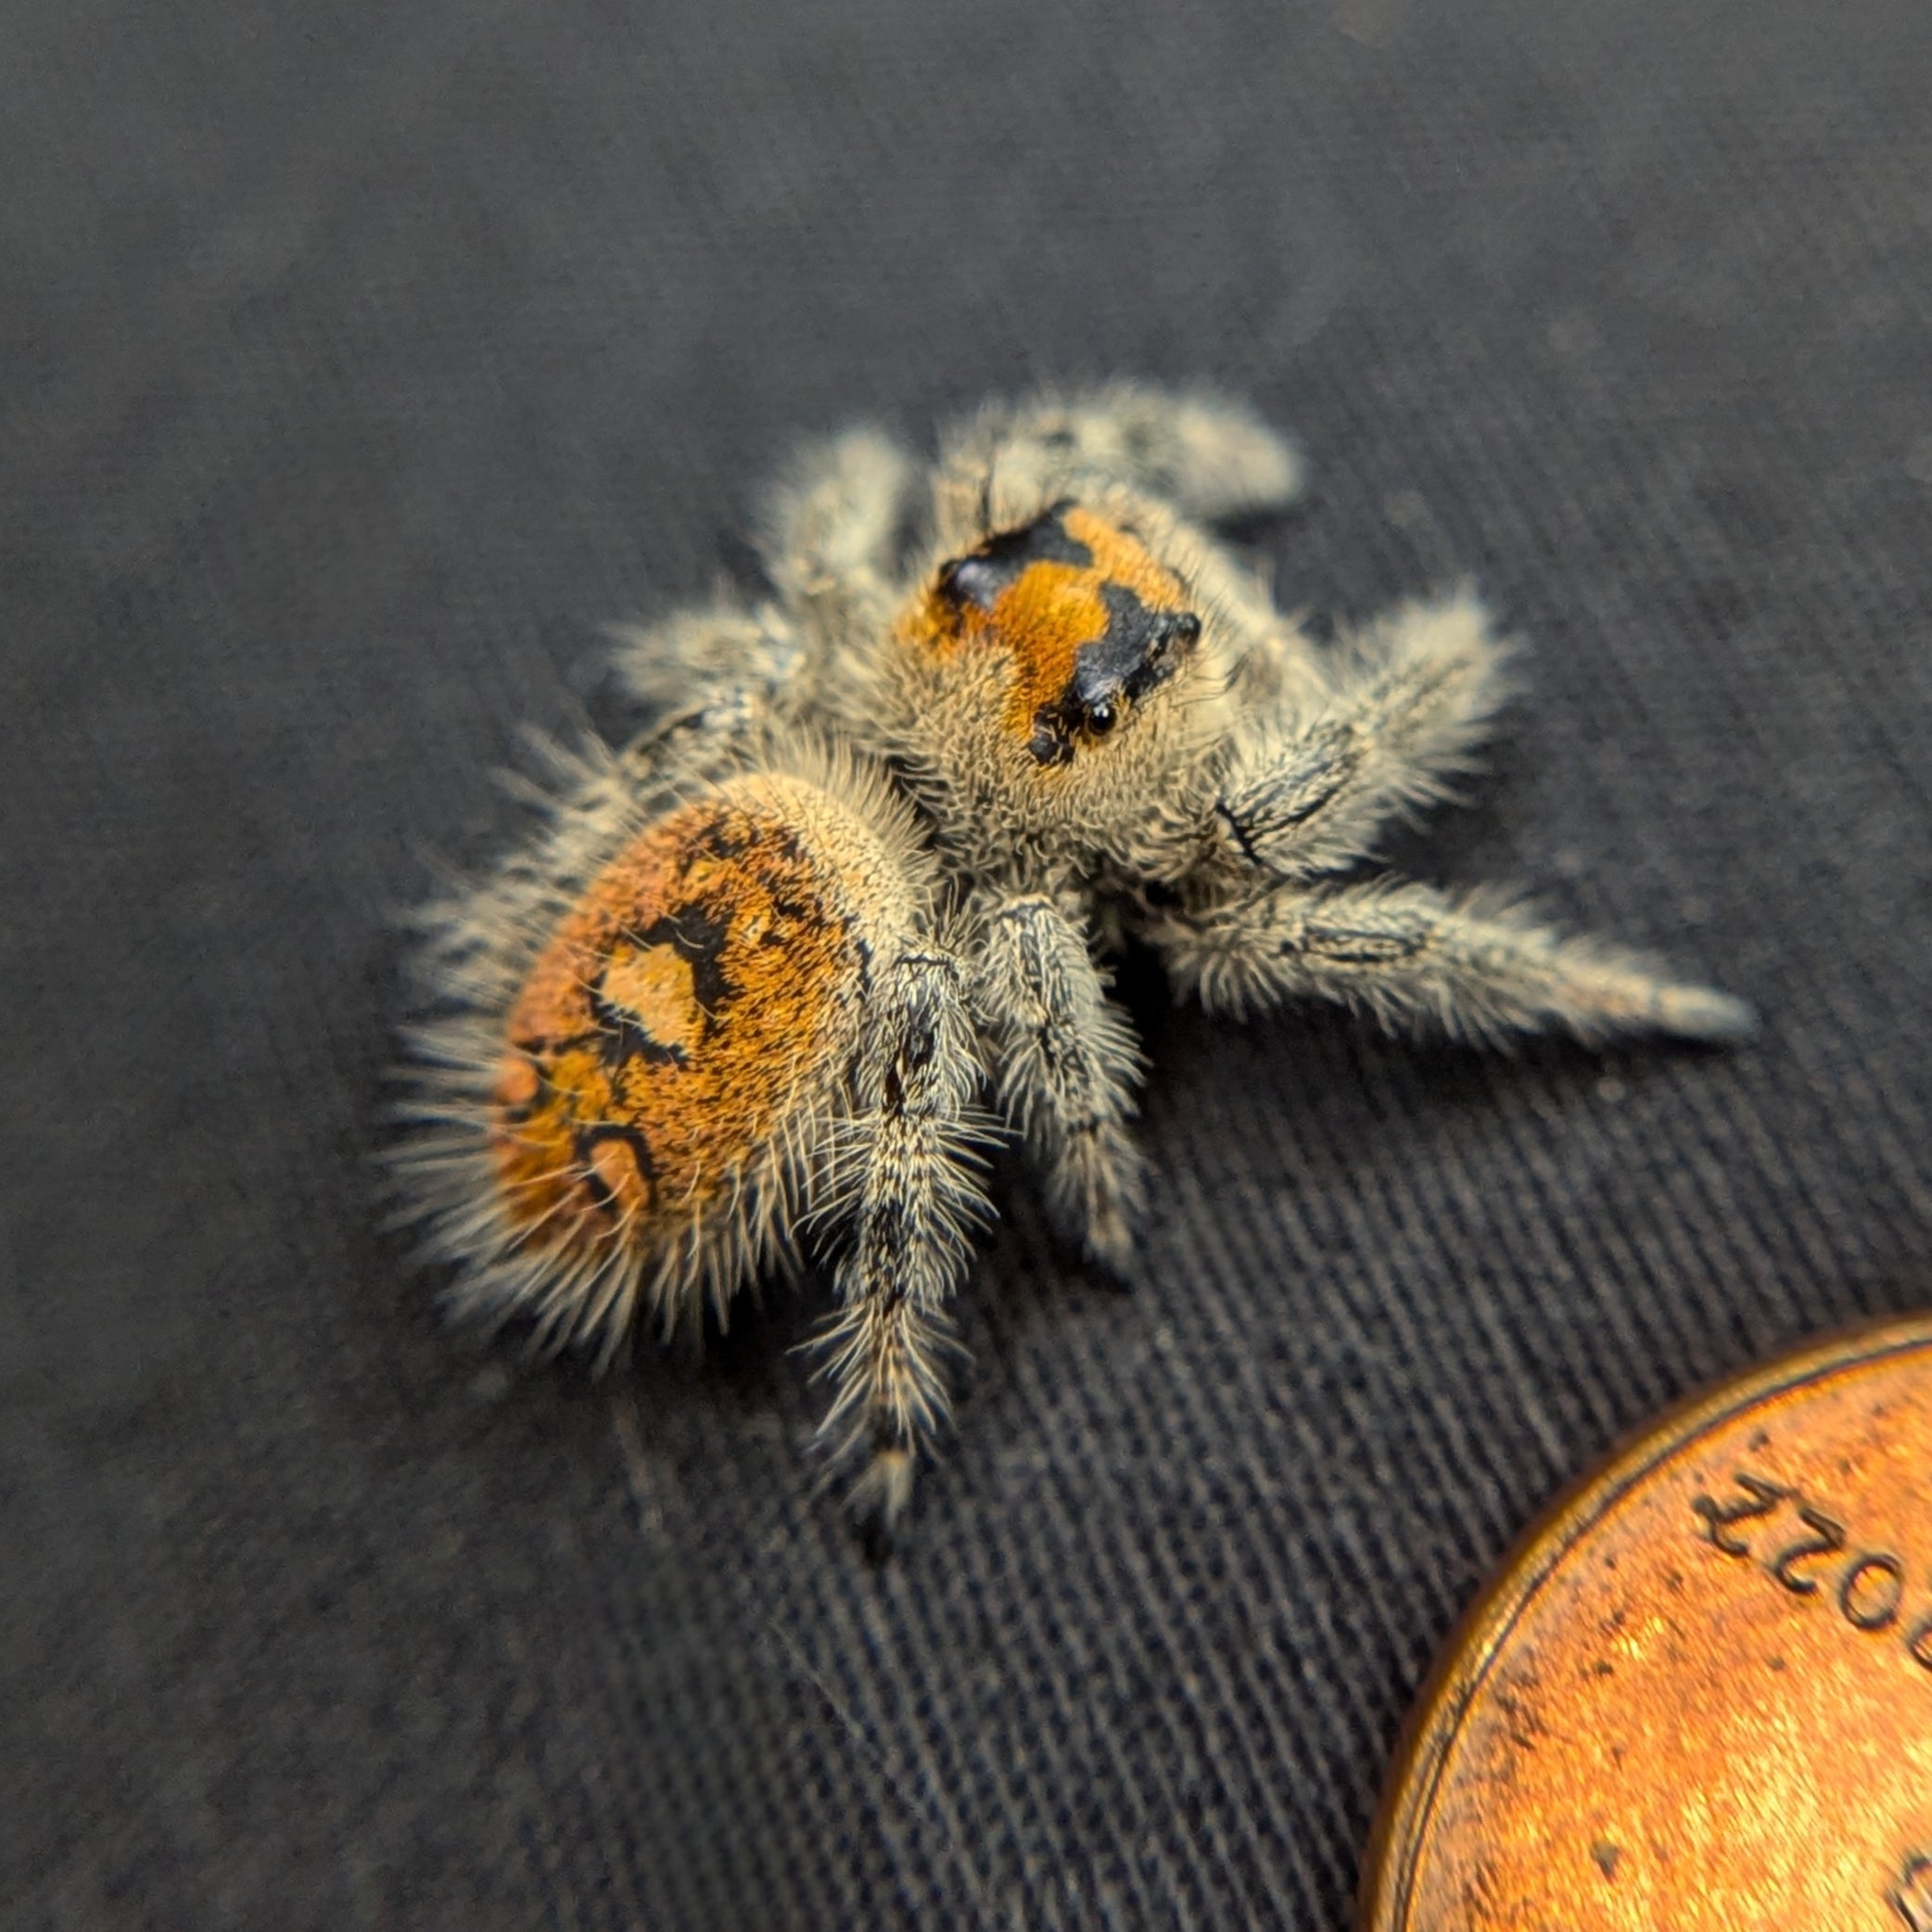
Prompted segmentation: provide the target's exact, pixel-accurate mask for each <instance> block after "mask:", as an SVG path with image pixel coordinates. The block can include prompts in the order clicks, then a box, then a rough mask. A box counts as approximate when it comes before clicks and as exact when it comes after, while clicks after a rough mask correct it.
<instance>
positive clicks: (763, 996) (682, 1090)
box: [492, 782, 865, 1252]
mask: <svg viewBox="0 0 1932 1932" xmlns="http://www.w3.org/2000/svg"><path fill="white" fill-rule="evenodd" d="M864 969H865V950H864V944H863V941H862V939H861V937H860V934H859V932H858V919H857V915H856V913H855V910H854V908H853V906H852V903H851V900H850V897H849V895H848V894H847V893H846V892H845V889H844V886H843V884H842V882H841V877H840V874H839V873H838V872H837V871H835V870H834V869H833V866H832V865H831V864H830V863H829V862H828V861H827V859H826V858H824V856H823V855H822V854H820V853H815V852H814V851H812V850H811V849H810V848H809V846H808V845H807V841H806V839H805V838H804V836H803V835H802V834H801V833H800V831H799V829H798V827H797V825H796V824H795V823H794V818H793V815H792V814H790V813H788V812H787V811H786V810H785V808H784V795H783V790H782V784H774V783H772V782H766V783H765V785H764V786H763V787H762V788H760V789H758V790H756V791H755V790H753V788H751V787H750V786H748V785H744V784H739V785H736V786H733V785H731V784H727V785H726V786H724V787H721V788H720V789H719V791H718V792H717V793H714V794H712V795H711V796H709V797H707V798H705V799H701V800H699V801H697V802H695V803H693V804H691V805H687V806H684V807H680V808H679V809H678V810H676V811H674V812H672V813H670V814H669V815H668V816H667V817H666V818H664V819H661V820H658V821H657V823H655V825H652V826H650V827H649V828H647V829H646V830H645V831H644V832H642V833H640V834H639V835H638V836H637V837H636V838H635V839H633V840H632V841H631V843H630V844H629V845H628V846H626V847H625V849H624V850H623V851H622V852H621V853H620V854H619V855H618V856H617V857H616V858H615V859H613V860H612V861H611V863H610V864H609V865H607V866H606V867H605V868H604V871H602V872H600V873H599V874H598V875H597V877H596V878H595V879H593V880H592V881H591V884H590V886H589V888H588V889H587V890H586V891H585V893H584V895H583V896H582V897H581V898H580V899H579V900H578V903H577V905H576V906H575V907H574V908H573V909H571V911H570V912H569V913H568V914H567V915H566V917H565V919H564V920H563V922H562V923H561V924H560V925H559V926H558V928H557V930H556V932H555V933H554V934H553V936H552V938H551V940H550V942H549V944H548V945H547V946H546V947H544V949H543V951H542V953H541V954H540V956H539V958H538V960H537V962H536V964H535V965H534V966H533V967H532V968H531V970H530V973H529V977H528V978H527V980H526V981H525V982H524V985H523V988H522V991H521V992H520V993H519V994H518V996H517V998H516V1000H515V1004H514V1006H513V1007H512V1009H511V1011H510V1016H509V1020H508V1023H507V1024H506V1026H505V1029H504V1055H503V1060H502V1068H501V1071H500V1074H499V1077H498V1080H497V1085H496V1088H495V1093H494V1097H493V1099H494V1108H493V1120H492V1145H493V1150H494V1153H495V1159H496V1170H497V1180H498V1185H499V1186H500V1187H501V1188H502V1200H503V1206H504V1210H505V1213H506V1214H507V1215H508V1218H509V1221H510V1223H511V1226H512V1227H513V1229H515V1232H516V1233H517V1234H518V1235H519V1236H520V1237H521V1238H522V1239H525V1240H527V1241H533V1242H535V1243H537V1244H538V1245H540V1246H542V1247H544V1248H547V1249H552V1250H567V1249H570V1248H573V1247H575V1248H583V1249H586V1250H588V1249H591V1248H592V1247H595V1246H599V1245H602V1244H605V1243H609V1242H612V1241H616V1240H621V1242H622V1243H623V1245H624V1246H625V1247H626V1248H628V1249H630V1250H632V1251H633V1252H649V1251H651V1250H654V1249H655V1248H658V1247H659V1246H661V1245H662V1244H663V1243H664V1242H665V1241H666V1240H667V1239H668V1238H669V1237H671V1236H672V1235H673V1234H675V1232H676V1231H677V1229H679V1228H680V1227H686V1226H688V1225H689V1223H690V1222H691V1221H692V1220H693V1218H694V1217H695V1216H697V1215H699V1214H702V1213H703V1212H704V1211H705V1207H706V1206H707V1204H708V1203H710V1202H712V1201H715V1200H716V1199H717V1197H718V1194H719V1193H720V1191H721V1190H722V1189H723V1188H726V1187H727V1186H729V1185H730V1183H731V1180H732V1179H733V1177H734V1176H737V1175H739V1174H742V1173H743V1172H744V1170H745V1169H746V1168H747V1167H748V1166H750V1165H752V1164H754V1163H756V1161H757V1160H758V1159H759V1157H760V1156H761V1155H762V1154H763V1153H765V1152H766V1151H767V1150H769V1147H770V1145H771V1143H772V1141H773V1139H774V1138H775V1137H777V1136H778V1135H780V1134H782V1131H783V1129H784V1126H785V1125H786V1122H787V1120H788V1119H789V1118H790V1117H791V1116H792V1115H793V1114H794V1112H796V1111H797V1110H798V1109H800V1108H801V1107H803V1106H807V1105H809V1104H810V1103H811V1101H812V1099H813V1096H814V1095H815V1094H816V1093H817V1092H818V1091H820V1090H821V1089H822V1087H823V1085H824V1083H825V1081H826V1079H827V1078H828V1075H829V1074H830V1072H831V1071H832V1070H833V1068H834V1067H835V1066H836V1065H837V1064H838V1063H839V1061H840V1059H841V1057H842V1056H843V1054H844V1053H845V1051H846V1050H848V1049H849V1044H850V1040H851V1037H852V1032H853V1027H854V1025H855V1014H856V1009H857V1003H858V994H859V990H860V982H861V979H862V976H863V972H864Z"/></svg>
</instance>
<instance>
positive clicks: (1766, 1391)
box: [1356, 1312, 1932, 1932]
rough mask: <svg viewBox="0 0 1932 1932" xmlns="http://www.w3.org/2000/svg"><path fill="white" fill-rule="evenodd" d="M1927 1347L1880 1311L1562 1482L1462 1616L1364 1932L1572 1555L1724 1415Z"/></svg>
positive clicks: (1421, 1712)
mask: <svg viewBox="0 0 1932 1932" xmlns="http://www.w3.org/2000/svg"><path fill="white" fill-rule="evenodd" d="M1921 1349H1932V1312H1928V1313H1923V1314H1919V1315H1911V1316H1903V1317H1900V1316H1881V1317H1879V1318H1878V1319H1876V1320H1875V1321H1871V1322H1867V1323H1863V1324H1861V1325H1860V1326H1859V1327H1858V1328H1852V1329H1849V1330H1844V1331H1840V1332H1838V1333H1837V1334H1834V1335H1831V1336H1828V1337H1826V1338H1824V1340H1821V1341H1810V1342H1806V1343H1803V1344H1801V1345H1800V1346H1799V1347H1798V1348H1796V1349H1794V1350H1791V1351H1790V1352H1788V1353H1786V1354H1782V1355H1779V1356H1776V1357H1774V1358H1773V1360H1772V1361H1770V1362H1768V1363H1764V1364H1761V1365H1760V1366H1758V1367H1756V1368H1751V1369H1747V1370H1746V1371H1745V1372H1744V1373H1743V1374H1741V1375H1735V1376H1732V1377H1730V1378H1728V1379H1725V1380H1723V1381H1720V1382H1716V1383H1712V1384H1708V1385H1706V1386H1705V1387H1704V1388H1702V1389H1700V1390H1698V1391H1697V1392H1694V1393H1692V1394H1690V1395H1688V1396H1686V1397H1685V1398H1684V1400H1683V1401H1681V1402H1679V1403H1678V1404H1676V1405H1674V1406H1673V1407H1671V1409H1669V1410H1667V1411H1666V1412H1665V1414H1664V1415H1663V1416H1662V1417H1661V1418H1659V1419H1658V1420H1655V1421H1652V1422H1650V1423H1649V1424H1647V1425H1646V1426H1645V1427H1644V1428H1642V1429H1641V1430H1636V1431H1634V1432H1633V1433H1632V1434H1630V1435H1628V1436H1625V1437H1624V1438H1623V1439H1622V1440H1621V1442H1620V1443H1619V1444H1618V1445H1617V1446H1616V1447H1615V1448H1613V1449H1612V1450H1611V1451H1610V1452H1609V1454H1608V1455H1607V1456H1606V1457H1605V1458H1604V1459H1603V1460H1602V1461H1601V1462H1599V1463H1597V1464H1596V1465H1595V1466H1594V1467H1593V1468H1591V1469H1590V1470H1588V1471H1586V1472H1585V1473H1584V1474H1583V1475H1582V1477H1580V1478H1579V1479H1578V1480H1577V1481H1573V1482H1571V1483H1570V1484H1568V1485H1566V1486H1565V1488H1564V1489H1563V1491H1562V1492H1561V1493H1559V1494H1558V1496H1557V1500H1556V1501H1555V1502H1554V1503H1552V1504H1551V1505H1550V1506H1548V1507H1547V1508H1546V1509H1544V1510H1543V1511H1542V1512H1541V1513H1540V1514H1539V1515H1538V1516H1537V1518H1536V1519H1535V1520H1534V1521H1533V1522H1532V1524H1531V1526H1530V1527H1529V1529H1527V1530H1526V1531H1525V1532H1523V1533H1522V1534H1521V1535H1520V1536H1519V1537H1518V1538H1517V1540H1516V1542H1515V1543H1514V1544H1512V1545H1511V1547H1510V1550H1509V1554H1508V1555H1507V1556H1506V1557H1505V1558H1504V1560H1503V1562H1502V1564H1501V1566H1500V1568H1499V1569H1498V1570H1497V1572H1496V1574H1495V1576H1494V1578H1493V1580H1492V1581H1491V1582H1489V1583H1488V1584H1487V1585H1486V1586H1485V1587H1484V1588H1483V1590H1482V1591H1481V1594H1480V1595H1478V1596H1477V1598H1476V1600H1475V1602H1474V1603H1473V1604H1471V1605H1470V1607H1469V1608H1468V1610H1467V1611H1466V1612H1465V1613H1464V1614H1463V1616H1462V1618H1461V1619H1460V1621H1458V1622H1457V1624H1456V1627H1455V1631H1454V1633H1452V1634H1451V1636H1450V1638H1449V1640H1448V1642H1447V1643H1446V1644H1445V1645H1444V1646H1443V1652H1442V1654H1441V1656H1440V1657H1439V1658H1438V1659H1437V1660H1436V1663H1435V1666H1434V1668H1433V1669H1432V1670H1431V1671H1430V1674H1429V1677H1428V1679H1427V1681H1426V1682H1425V1683H1424V1684H1423V1688H1422V1691H1421V1693H1420V1695H1419V1696H1418V1697H1417V1701H1416V1705H1415V1708H1414V1709H1413V1710H1411V1712H1410V1714H1409V1717H1408V1719H1407V1721H1406V1722H1405V1724H1404V1726H1403V1730H1402V1735H1401V1737H1400V1739H1399V1740H1398V1742H1397V1744H1396V1748H1395V1756H1394V1759H1393V1761H1392V1764H1391V1767H1390V1771H1389V1774H1388V1778H1387V1780H1386V1782H1385V1784H1384V1786H1383V1790H1382V1797H1381V1801H1380V1803H1379V1805H1378V1806H1377V1808H1376V1821H1375V1825H1374V1828H1373V1829H1372V1831H1371V1832H1370V1834H1369V1839H1368V1847H1367V1850H1366V1854H1365V1857H1364V1860H1363V1866H1362V1884H1361V1890H1360V1909H1359V1912H1358V1913H1357V1917H1356V1928H1357V1932H1406V1927H1407V1926H1408V1924H1409V1913H1410V1909H1411V1906H1412V1904H1413V1901H1414V1892H1415V1882H1416V1869H1417V1862H1418V1858H1419V1854H1420V1851H1421V1848H1422V1846H1423V1844H1424V1842H1425V1841H1426V1839H1427V1837H1428V1835H1429V1825H1430V1818H1431V1816H1432V1815H1433V1812H1434V1810H1435V1801H1436V1797H1437V1793H1438V1791H1439V1790H1440V1788H1441V1785H1442V1780H1443V1771H1444V1769H1445V1767H1446V1766H1447V1763H1448V1760H1449V1752H1450V1748H1451V1747H1452V1746H1453V1745H1454V1743H1455V1737H1456V1734H1457V1733H1458V1732H1459V1731H1460V1730H1461V1728H1462V1724H1463V1721H1464V1719H1465V1718H1466V1717H1467V1716H1468V1712H1469V1709H1470V1707H1471V1706H1472V1705H1473V1704H1474V1702H1475V1701H1476V1698H1477V1697H1478V1696H1479V1695H1480V1694H1481V1690H1482V1687H1483V1684H1484V1682H1485V1681H1486V1679H1487V1677H1488V1675H1489V1671H1490V1668H1491V1666H1492V1665H1493V1663H1494V1662H1495V1660H1496V1659H1497V1657H1498V1656H1499V1655H1500V1654H1501V1652H1502V1650H1503V1647H1504V1646H1505V1645H1506V1643H1507V1642H1508V1640H1509V1636H1510V1634H1511V1633H1512V1632H1513V1631H1514V1629H1515V1627H1516V1625H1517V1622H1518V1621H1519V1619H1520V1618H1521V1616H1522V1614H1523V1612H1524V1611H1525V1610H1526V1609H1527V1608H1529V1605H1530V1603H1531V1601H1532V1598H1533V1597H1534V1596H1535V1595H1536V1593H1537V1591H1538V1590H1540V1589H1541V1588H1542V1587H1543V1585H1544V1582H1546V1581H1547V1580H1548V1579H1549V1577H1550V1576H1551V1575H1552V1574H1553V1573H1554V1571H1555V1570H1557V1566H1558V1565H1559V1564H1560V1563H1561V1562H1562V1561H1563V1559H1564V1558H1565V1557H1567V1556H1568V1555H1569V1553H1570V1550H1571V1549H1572V1548H1573V1547H1574V1546H1575V1545H1576V1544H1578V1543H1579V1542H1581V1541H1582V1538H1583V1537H1584V1536H1585V1535H1586V1534H1588V1532H1590V1531H1591V1530H1592V1529H1594V1528H1595V1525H1596V1524H1597V1523H1598V1522H1599V1521H1600V1520H1601V1519H1603V1517H1604V1516H1605V1515H1607V1514H1608V1511H1609V1510H1610V1509H1612V1508H1613V1507H1614V1506H1616V1505H1617V1504H1618V1503H1619V1502H1620V1501H1621V1500H1622V1498H1623V1497H1624V1496H1625V1495H1627V1494H1628V1493H1630V1492H1631V1491H1632V1490H1633V1489H1635V1488H1636V1487H1638V1486H1639V1485H1640V1484H1641V1483H1642V1482H1644V1481H1646V1478H1648V1477H1649V1476H1650V1475H1651V1473H1652V1472H1653V1471H1654V1470H1656V1469H1657V1468H1658V1467H1659V1465H1660V1464H1662V1463H1664V1462H1667V1461H1668V1460H1669V1459H1670V1458H1671V1456H1673V1455H1676V1454H1677V1453H1678V1451H1679V1450H1681V1449H1683V1448H1684V1446H1685V1445H1686V1444H1687V1443H1690V1442H1692V1441H1693V1440H1694V1439H1695V1438H1697V1436H1699V1435H1702V1434H1704V1433H1705V1432H1706V1431H1708V1430H1710V1429H1712V1428H1714V1427H1715V1426H1717V1425H1718V1424H1719V1423H1722V1422H1726V1421H1729V1420H1731V1419H1732V1418H1733V1417H1735V1416H1736V1415H1738V1414H1739V1413H1740V1412H1742V1411H1744V1410H1746V1409H1748V1408H1750V1407H1752V1406H1753V1405H1756V1404H1758V1403H1760V1402H1761V1401H1763V1400H1764V1399H1765V1398H1766V1397H1767V1396H1771V1395H1777V1394H1782V1393H1785V1392H1788V1391H1790V1390H1793V1389H1799V1388H1803V1387H1804V1386H1805V1385H1806V1384H1807V1383H1810V1382H1815V1381H1818V1380H1821V1379H1824V1378H1825V1377H1827V1376H1830V1375H1832V1374H1835V1373H1836V1372H1837V1371H1838V1370H1839V1369H1842V1368H1848V1367H1851V1366H1856V1365H1859V1364H1862V1363H1869V1362H1879V1361H1884V1360H1886V1359H1888V1357H1890V1356H1892V1355H1898V1354H1912V1353H1913V1352H1915V1351H1917V1350H1921Z"/></svg>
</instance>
